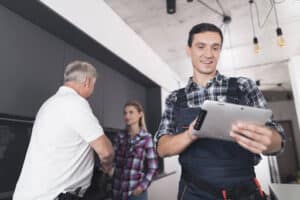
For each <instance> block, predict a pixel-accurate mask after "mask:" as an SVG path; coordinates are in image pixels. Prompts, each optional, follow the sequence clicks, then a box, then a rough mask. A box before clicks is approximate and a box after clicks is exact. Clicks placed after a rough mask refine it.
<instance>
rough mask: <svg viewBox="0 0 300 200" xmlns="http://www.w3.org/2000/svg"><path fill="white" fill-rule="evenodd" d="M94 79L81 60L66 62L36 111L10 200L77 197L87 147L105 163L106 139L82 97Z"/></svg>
mask: <svg viewBox="0 0 300 200" xmlns="http://www.w3.org/2000/svg"><path fill="white" fill-rule="evenodd" d="M96 78H97V72H96V69H95V67H94V66H92V65H91V64H89V63H87V62H82V61H74V62H72V63H70V64H68V65H67V66H66V69H65V73H64V85H63V86H61V87H60V88H59V89H58V91H57V92H56V94H55V95H53V96H52V97H51V98H49V99H48V100H47V101H46V102H45V103H44V104H43V105H42V107H41V108H40V110H39V111H38V113H37V116H36V120H35V123H34V126H33V130H32V136H31V140H30V144H29V147H28V150H27V153H26V157H25V161H24V164H23V168H22V172H21V175H20V177H19V180H18V183H17V186H16V189H15V193H14V196H13V199H14V200H53V199H80V197H81V196H83V194H84V192H85V191H86V189H87V188H88V187H89V185H90V183H91V178H92V172H93V167H94V157H93V151H92V149H94V150H95V152H96V153H97V154H98V156H99V158H100V160H101V162H102V165H103V167H104V169H106V170H109V169H110V168H111V166H112V161H113V157H114V154H113V148H112V145H111V142H110V141H109V140H108V138H107V137H106V136H105V134H104V132H103V129H102V127H101V125H100V124H99V122H98V120H97V119H96V117H95V116H94V114H93V112H92V110H91V108H90V105H89V103H88V101H87V100H86V99H87V98H88V97H89V96H91V95H92V93H93V91H94V85H95V82H96Z"/></svg>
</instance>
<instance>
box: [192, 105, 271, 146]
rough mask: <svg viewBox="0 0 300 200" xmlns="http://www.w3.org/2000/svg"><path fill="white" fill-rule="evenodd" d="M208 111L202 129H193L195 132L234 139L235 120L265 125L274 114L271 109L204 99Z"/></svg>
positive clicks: (206, 135) (208, 136) (200, 134)
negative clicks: (232, 134)
mask: <svg viewBox="0 0 300 200" xmlns="http://www.w3.org/2000/svg"><path fill="white" fill-rule="evenodd" d="M201 108H202V109H203V110H204V111H206V115H205V118H204V119H203V121H202V123H201V125H200V129H199V130H195V129H194V130H193V134H195V135H199V136H201V137H202V138H203V137H204V138H212V139H221V140H227V141H234V139H233V138H232V137H231V136H230V135H229V132H230V130H231V126H232V124H233V123H234V122H237V121H245V122H251V123H255V124H258V125H264V124H265V123H266V122H267V120H268V119H270V118H271V116H272V111H271V110H269V109H262V108H255V107H249V106H242V105H237V104H231V103H225V102H220V101H211V100H206V101H204V103H203V105H202V107H201Z"/></svg>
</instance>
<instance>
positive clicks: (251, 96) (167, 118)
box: [154, 72, 286, 153]
mask: <svg viewBox="0 0 300 200" xmlns="http://www.w3.org/2000/svg"><path fill="white" fill-rule="evenodd" d="M228 80H229V78H227V77H225V76H223V75H221V74H220V73H219V72H217V73H216V76H215V77H214V78H212V79H211V80H209V81H208V83H207V85H206V86H205V87H204V88H202V87H201V86H199V85H198V84H197V83H195V82H193V80H192V78H190V79H189V81H188V84H187V86H186V87H185V93H186V96H187V104H188V107H190V108H192V107H201V105H202V103H203V102H204V101H205V100H214V101H225V100H226V95H227V90H228ZM238 84H239V88H240V90H241V91H242V92H243V94H245V95H246V104H247V105H248V106H252V107H258V108H266V105H267V103H266V100H265V98H264V96H263V94H262V92H261V91H260V90H259V89H258V88H257V86H256V83H255V82H254V81H252V80H250V79H248V78H244V77H239V78H238ZM177 93H178V90H175V91H174V92H172V93H171V94H170V95H169V96H168V98H167V99H166V109H165V111H164V113H163V115H162V119H161V122H160V125H159V128H158V131H157V133H156V134H155V137H154V142H155V144H156V145H157V141H158V139H159V138H160V137H161V136H163V135H166V134H171V135H174V134H178V133H175V122H174V108H175V103H176V101H177ZM266 125H267V126H269V127H272V128H274V129H276V130H277V132H278V133H279V134H280V135H281V136H282V138H283V140H282V141H283V143H282V146H283V145H284V144H285V138H286V137H285V134H284V130H283V128H282V127H281V126H280V125H279V124H277V123H276V122H274V121H273V119H269V120H268V122H267V123H266ZM282 150H283V148H282ZM282 150H281V151H282ZM281 151H280V152H281ZM276 153H279V152H276Z"/></svg>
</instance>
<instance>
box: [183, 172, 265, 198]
mask: <svg viewBox="0 0 300 200" xmlns="http://www.w3.org/2000/svg"><path fill="white" fill-rule="evenodd" d="M182 179H183V181H184V182H185V183H186V184H187V185H189V184H192V185H194V186H196V187H197V188H198V189H199V190H201V191H204V192H207V193H209V194H210V195H212V196H214V197H216V198H220V199H223V200H229V199H242V198H245V197H247V196H249V195H252V194H254V193H256V192H259V195H260V196H261V198H262V199H263V198H265V194H264V192H263V191H262V189H261V186H260V184H259V182H258V181H257V179H256V178H254V179H253V180H249V182H248V183H243V184H238V185H234V186H232V187H226V188H219V187H216V186H214V185H212V184H211V183H208V182H207V181H205V180H202V179H199V178H196V177H194V176H188V175H186V174H185V173H182Z"/></svg>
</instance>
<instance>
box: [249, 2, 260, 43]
mask: <svg viewBox="0 0 300 200" xmlns="http://www.w3.org/2000/svg"><path fill="white" fill-rule="evenodd" d="M253 2H254V1H253ZM252 4H253V3H250V1H249V9H250V16H251V17H250V18H251V24H252V31H253V37H255V36H256V34H255V28H254V22H253V13H252ZM257 18H259V17H257Z"/></svg>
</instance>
